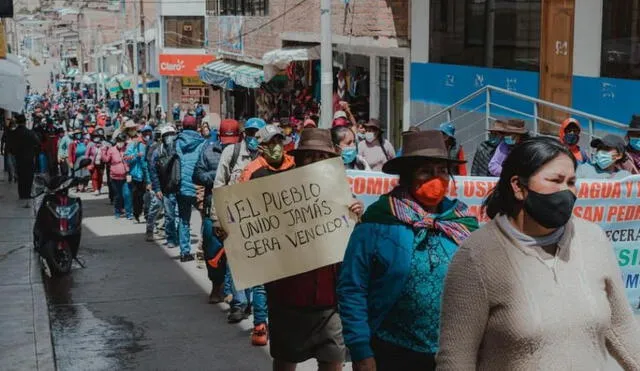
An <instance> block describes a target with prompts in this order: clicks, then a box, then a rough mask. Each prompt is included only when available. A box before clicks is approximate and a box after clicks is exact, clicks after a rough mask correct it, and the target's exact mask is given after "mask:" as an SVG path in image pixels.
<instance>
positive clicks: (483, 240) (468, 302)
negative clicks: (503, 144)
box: [436, 137, 640, 371]
mask: <svg viewBox="0 0 640 371" xmlns="http://www.w3.org/2000/svg"><path fill="white" fill-rule="evenodd" d="M575 171H576V159H575V157H574V156H573V155H572V153H571V150H570V149H568V148H567V147H566V146H564V145H563V144H562V143H560V142H559V141H557V140H555V139H551V138H543V137H540V138H535V139H532V140H529V141H525V142H523V143H522V144H520V145H518V146H515V147H514V148H513V150H512V151H511V153H510V154H509V156H508V157H507V159H506V160H505V162H504V166H503V170H502V173H501V175H500V179H499V181H498V184H497V186H496V187H495V189H494V191H493V192H492V193H491V194H490V196H489V197H488V198H487V200H486V201H485V206H486V210H487V214H488V216H489V217H490V218H492V220H491V221H490V222H489V223H488V224H487V225H485V226H484V227H483V228H482V229H480V230H479V231H477V232H476V233H474V234H473V235H471V237H470V238H469V239H467V240H466V241H465V243H464V244H463V246H462V247H461V248H460V251H459V252H458V253H457V254H456V256H455V258H454V259H453V262H452V263H451V266H450V268H449V273H448V275H447V280H446V287H445V292H444V297H443V306H442V321H441V336H440V351H439V353H438V357H437V360H436V361H437V363H438V370H455V371H464V370H604V369H605V365H606V363H607V353H610V354H611V355H612V356H613V357H614V358H615V359H616V360H617V361H618V363H620V365H622V366H623V367H624V369H625V370H639V369H640V331H638V330H639V328H638V325H637V323H636V321H635V320H634V318H633V315H632V313H631V310H630V308H629V303H628V302H627V298H626V295H625V291H624V287H623V285H622V282H621V280H620V277H621V273H620V269H619V268H618V263H617V261H616V258H615V256H614V252H613V248H612V246H611V244H610V243H609V240H608V239H607V236H606V235H605V234H604V232H603V231H602V229H600V227H598V226H597V225H595V224H593V223H591V222H588V221H585V220H582V219H577V218H573V217H571V215H572V210H573V205H574V203H575V201H576V174H575Z"/></svg>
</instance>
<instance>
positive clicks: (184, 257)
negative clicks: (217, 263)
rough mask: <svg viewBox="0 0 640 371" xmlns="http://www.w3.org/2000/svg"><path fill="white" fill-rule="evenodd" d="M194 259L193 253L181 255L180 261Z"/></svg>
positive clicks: (184, 261)
mask: <svg viewBox="0 0 640 371" xmlns="http://www.w3.org/2000/svg"><path fill="white" fill-rule="evenodd" d="M193 259H194V257H193V254H185V255H180V263H186V262H190V261H193Z"/></svg>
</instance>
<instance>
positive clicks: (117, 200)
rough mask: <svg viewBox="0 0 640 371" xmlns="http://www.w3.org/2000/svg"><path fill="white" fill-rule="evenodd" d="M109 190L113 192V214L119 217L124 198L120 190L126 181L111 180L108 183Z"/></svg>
mask: <svg viewBox="0 0 640 371" xmlns="http://www.w3.org/2000/svg"><path fill="white" fill-rule="evenodd" d="M109 184H110V188H111V189H112V190H113V199H114V200H113V201H114V202H113V212H114V214H115V216H116V217H119V216H120V214H121V213H122V209H124V197H123V195H122V188H123V187H124V186H125V184H126V181H125V180H124V179H118V180H116V179H111V181H110V182H109Z"/></svg>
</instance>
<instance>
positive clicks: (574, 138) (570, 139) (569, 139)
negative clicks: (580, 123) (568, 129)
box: [564, 133, 580, 146]
mask: <svg viewBox="0 0 640 371" xmlns="http://www.w3.org/2000/svg"><path fill="white" fill-rule="evenodd" d="M578 140H580V136H579V135H578V134H576V133H567V134H565V136H564V142H565V143H567V144H568V145H570V146H572V145H574V144H578Z"/></svg>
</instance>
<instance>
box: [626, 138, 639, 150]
mask: <svg viewBox="0 0 640 371" xmlns="http://www.w3.org/2000/svg"><path fill="white" fill-rule="evenodd" d="M629 146H630V147H631V148H633V149H634V150H636V151H640V138H629Z"/></svg>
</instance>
